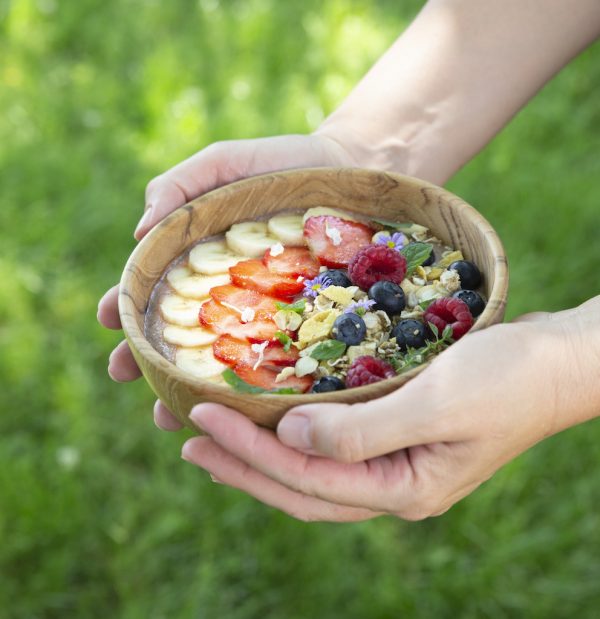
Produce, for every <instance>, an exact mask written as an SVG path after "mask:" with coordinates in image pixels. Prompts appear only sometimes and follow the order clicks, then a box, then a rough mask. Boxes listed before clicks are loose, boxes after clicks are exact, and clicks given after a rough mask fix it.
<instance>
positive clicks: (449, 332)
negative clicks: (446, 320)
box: [441, 325, 452, 342]
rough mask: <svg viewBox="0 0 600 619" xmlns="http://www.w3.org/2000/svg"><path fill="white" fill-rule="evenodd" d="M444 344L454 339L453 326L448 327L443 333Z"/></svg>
mask: <svg viewBox="0 0 600 619" xmlns="http://www.w3.org/2000/svg"><path fill="white" fill-rule="evenodd" d="M441 339H442V340H443V341H444V342H447V341H448V340H451V339H452V325H446V326H445V327H444V330H443V331H442V338H441Z"/></svg>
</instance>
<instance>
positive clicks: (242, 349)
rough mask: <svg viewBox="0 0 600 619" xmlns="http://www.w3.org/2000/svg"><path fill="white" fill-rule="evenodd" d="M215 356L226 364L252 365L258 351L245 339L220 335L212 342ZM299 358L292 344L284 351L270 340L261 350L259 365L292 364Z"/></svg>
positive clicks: (254, 362)
mask: <svg viewBox="0 0 600 619" xmlns="http://www.w3.org/2000/svg"><path fill="white" fill-rule="evenodd" d="M213 354H214V355H215V357H216V358H217V359H218V360H219V361H222V362H223V363H227V365H233V366H235V365H240V364H241V365H249V366H250V367H252V366H254V365H255V364H256V362H257V361H258V359H259V353H258V352H254V351H253V350H252V344H250V343H249V342H248V341H246V340H238V339H236V338H234V337H232V336H231V335H228V334H227V335H221V336H220V337H219V339H218V340H217V341H216V342H214V343H213ZM298 358H299V354H298V350H297V349H296V348H294V347H293V346H292V347H291V348H290V349H289V350H288V351H287V352H286V351H285V350H283V346H282V345H281V344H280V343H279V342H270V343H269V345H268V346H267V347H266V348H265V350H264V352H263V361H262V362H261V365H260V366H259V367H262V366H263V365H264V366H266V367H272V366H289V365H294V364H295V363H296V361H297V360H298Z"/></svg>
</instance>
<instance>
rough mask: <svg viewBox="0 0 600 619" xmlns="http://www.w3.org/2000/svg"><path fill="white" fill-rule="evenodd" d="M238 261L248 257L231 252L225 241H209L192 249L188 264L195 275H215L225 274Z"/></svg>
mask: <svg viewBox="0 0 600 619" xmlns="http://www.w3.org/2000/svg"><path fill="white" fill-rule="evenodd" d="M240 260H248V256H240V255H239V254H236V253H234V252H232V251H231V250H230V249H229V247H227V243H225V241H209V242H207V243H200V244H199V245H196V247H194V249H192V251H191V252H190V261H189V262H190V267H191V268H192V269H194V271H196V272H197V273H203V274H204V275H217V274H218V273H227V271H228V270H229V267H232V266H235V265H236V264H237V263H238V262H239V261H240Z"/></svg>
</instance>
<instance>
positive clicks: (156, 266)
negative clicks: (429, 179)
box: [119, 168, 508, 429]
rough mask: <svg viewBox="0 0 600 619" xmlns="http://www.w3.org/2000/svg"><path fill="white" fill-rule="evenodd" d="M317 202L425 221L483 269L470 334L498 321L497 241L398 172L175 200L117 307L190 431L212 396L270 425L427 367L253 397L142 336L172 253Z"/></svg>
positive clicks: (315, 172) (278, 176)
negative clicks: (368, 381)
mask: <svg viewBox="0 0 600 619" xmlns="http://www.w3.org/2000/svg"><path fill="white" fill-rule="evenodd" d="M317 205H321V206H330V207H336V208H340V209H343V210H346V211H349V212H356V213H359V214H361V215H366V216H373V217H377V218H380V219H387V220H393V221H413V222H415V223H419V224H422V225H424V226H427V227H428V228H429V229H430V230H431V231H432V232H433V234H434V235H435V236H437V237H438V238H439V239H441V240H442V241H444V242H445V243H446V244H448V245H450V246H451V247H453V248H455V249H460V250H461V251H462V253H463V255H464V256H465V258H466V259H468V260H472V261H473V262H475V264H477V266H478V267H479V268H480V270H481V272H482V274H483V280H484V291H485V294H486V296H487V298H488V302H487V305H486V308H485V310H484V311H483V313H482V314H481V315H480V316H479V318H478V319H477V321H476V322H475V324H474V326H473V327H472V329H471V331H475V330H477V329H483V328H484V327H487V326H489V325H491V324H494V323H497V322H501V321H502V319H503V316H504V309H505V305H506V295H507V288H508V270H507V262H506V257H505V255H504V249H503V247H502V244H501V242H500V240H499V238H498V236H497V235H496V233H495V231H494V229H493V228H492V226H491V225H490V224H489V223H488V222H487V221H486V220H485V219H484V218H483V217H482V216H481V215H480V214H479V213H478V212H477V211H476V210H475V209H474V208H473V207H471V206H469V205H468V204H467V203H465V202H464V201H463V200H461V199H460V198H458V197H457V196H455V195H453V194H452V193H450V192H448V191H446V190H445V189H442V188H440V187H437V186H435V185H431V184H430V183H426V182H424V181H421V180H418V179H416V178H410V177H407V176H402V175H400V174H391V173H387V172H379V171H373V170H361V169H337V168H336V169H334V168H317V169H303V170H294V171H288V172H278V173H273V174H267V175H265V176H257V177H254V178H250V179H247V180H243V181H240V182H237V183H233V184H231V185H227V186H226V187H222V188H221V189H217V190H215V191H212V192H211V193H208V194H206V195H204V196H202V197H200V198H197V199H196V200H193V201H192V202H190V203H189V204H186V205H185V206H182V207H181V208H179V209H177V210H176V211H175V212H173V213H172V214H171V215H169V217H167V218H166V219H165V220H164V221H162V222H161V223H160V224H159V225H158V226H156V227H155V228H154V229H153V230H152V231H151V232H150V233H149V234H148V235H147V236H146V237H145V238H144V239H143V240H142V241H141V243H140V244H139V245H138V246H137V247H136V249H135V251H134V252H133V253H132V254H131V257H130V258H129V260H128V262H127V265H126V266H125V271H124V272H123V276H122V279H121V285H120V294H119V311H120V315H121V322H122V325H123V330H124V332H125V336H126V337H127V341H128V342H129V346H130V348H131V350H132V352H133V355H134V357H135V359H136V361H137V363H138V365H139V366H140V368H141V370H142V372H143V374H144V376H145V378H146V380H147V381H148V383H149V384H150V386H151V387H152V389H153V391H154V393H155V394H156V395H157V396H158V397H159V398H160V399H161V400H162V401H163V402H164V403H165V404H166V405H167V406H168V407H169V408H170V409H171V411H173V413H174V414H175V415H176V416H177V418H178V419H179V420H180V421H181V422H182V423H184V424H185V425H186V426H188V427H190V428H192V429H195V428H194V426H193V425H192V423H191V421H190V420H189V419H188V415H189V412H190V410H191V408H192V406H194V405H195V404H198V403H199V402H219V403H221V404H224V405H226V406H230V407H232V408H235V409H238V410H239V411H241V412H242V413H244V414H245V415H246V416H248V417H249V418H250V419H252V420H253V421H254V422H256V423H258V424H261V425H263V426H267V427H271V428H274V427H276V425H277V423H278V421H279V420H280V419H281V417H282V416H283V415H284V413H285V412H286V411H287V410H288V409H289V408H291V407H293V406H296V405H298V404H305V403H309V402H310V403H315V402H347V403H353V402H364V401H368V400H372V399H375V398H378V397H381V396H383V395H385V394H386V393H389V392H391V391H393V390H395V389H397V388H398V387H400V386H401V385H403V384H404V383H406V382H407V381H409V380H410V379H411V378H414V377H415V376H416V375H417V374H418V373H419V372H421V371H422V370H423V369H424V368H425V367H426V365H427V364H424V365H422V366H419V367H418V368H415V369H413V370H410V371H408V372H406V373H405V374H401V375H399V376H397V377H395V378H392V379H388V380H384V381H381V382H378V383H375V384H372V385H367V386H364V387H358V388H354V389H348V390H342V391H336V392H331V393H319V394H302V395H262V394H261V395H252V394H241V393H237V392H236V391H234V390H233V389H231V388H230V387H228V386H226V385H218V384H215V383H211V382H208V381H205V380H201V379H198V378H195V377H193V376H191V375H189V374H187V373H186V372H183V371H182V370H180V369H179V368H178V367H176V366H175V365H174V364H173V363H171V362H169V361H167V359H165V358H164V357H163V356H162V355H160V354H159V353H158V352H157V351H156V350H155V349H154V348H153V347H152V345H151V344H150V343H149V342H148V340H147V339H146V337H145V336H144V331H143V325H144V314H145V312H146V308H147V306H148V299H149V296H150V293H151V291H152V288H153V287H154V285H155V284H156V282H157V281H158V280H159V279H160V277H161V275H162V274H163V273H164V271H165V269H166V268H167V266H168V265H169V263H170V262H171V261H172V260H173V259H174V258H176V257H178V256H179V255H181V254H183V253H184V252H185V251H186V250H187V249H188V248H189V247H190V246H192V245H194V244H195V243H196V242H197V241H199V240H200V239H202V238H204V237H207V236H210V235H213V234H218V233H222V232H224V231H225V230H227V229H228V228H229V226H231V224H233V223H235V222H237V221H241V220H247V219H254V218H257V217H261V216H265V215H268V214H274V213H277V212H278V211H282V210H286V209H292V208H293V209H307V208H310V207H312V206H317Z"/></svg>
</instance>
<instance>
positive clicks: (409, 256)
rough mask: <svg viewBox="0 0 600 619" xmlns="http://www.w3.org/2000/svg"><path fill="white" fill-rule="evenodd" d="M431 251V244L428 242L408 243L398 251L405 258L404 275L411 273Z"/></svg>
mask: <svg viewBox="0 0 600 619" xmlns="http://www.w3.org/2000/svg"><path fill="white" fill-rule="evenodd" d="M432 251H433V245H430V244H429V243H409V244H408V245H405V246H404V247H403V248H402V249H401V250H400V253H401V254H402V255H403V256H404V257H405V258H406V275H407V276H409V275H412V274H413V272H414V271H415V269H416V268H417V267H418V266H420V265H421V264H423V262H425V260H427V258H429V256H430V255H431V252H432Z"/></svg>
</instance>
